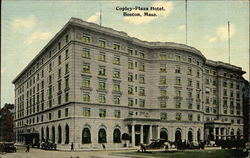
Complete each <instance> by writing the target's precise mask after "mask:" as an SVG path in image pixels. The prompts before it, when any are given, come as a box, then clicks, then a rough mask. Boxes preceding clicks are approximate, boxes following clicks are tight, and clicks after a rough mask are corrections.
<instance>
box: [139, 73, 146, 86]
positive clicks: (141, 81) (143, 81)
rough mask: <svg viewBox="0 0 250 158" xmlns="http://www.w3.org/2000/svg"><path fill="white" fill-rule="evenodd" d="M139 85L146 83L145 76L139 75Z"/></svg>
mask: <svg viewBox="0 0 250 158" xmlns="http://www.w3.org/2000/svg"><path fill="white" fill-rule="evenodd" d="M139 83H142V84H143V83H145V77H144V75H139Z"/></svg>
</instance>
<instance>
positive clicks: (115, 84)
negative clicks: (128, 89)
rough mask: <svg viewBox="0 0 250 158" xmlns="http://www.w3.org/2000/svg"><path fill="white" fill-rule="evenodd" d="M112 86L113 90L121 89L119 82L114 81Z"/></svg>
mask: <svg viewBox="0 0 250 158" xmlns="http://www.w3.org/2000/svg"><path fill="white" fill-rule="evenodd" d="M113 86H114V88H113V90H114V91H116V92H120V90H121V88H120V83H118V82H115V83H114V84H113Z"/></svg>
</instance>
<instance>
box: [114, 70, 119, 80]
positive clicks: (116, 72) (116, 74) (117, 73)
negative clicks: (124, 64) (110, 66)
mask: <svg viewBox="0 0 250 158" xmlns="http://www.w3.org/2000/svg"><path fill="white" fill-rule="evenodd" d="M113 77H114V78H120V70H119V69H114V72H113Z"/></svg>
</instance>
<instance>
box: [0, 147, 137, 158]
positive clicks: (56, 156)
mask: <svg viewBox="0 0 250 158" xmlns="http://www.w3.org/2000/svg"><path fill="white" fill-rule="evenodd" d="M117 152H128V150H126V151H81V152H70V151H52V150H51V151H48V150H41V149H35V148H31V149H30V152H29V153H26V152H25V148H24V147H20V146H18V147H17V152H16V153H6V154H0V158H139V157H138V156H136V157H135V156H129V155H120V154H116V153H117Z"/></svg>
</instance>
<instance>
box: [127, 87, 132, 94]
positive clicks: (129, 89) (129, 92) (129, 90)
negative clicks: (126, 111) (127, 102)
mask: <svg viewBox="0 0 250 158" xmlns="http://www.w3.org/2000/svg"><path fill="white" fill-rule="evenodd" d="M128 94H133V86H128Z"/></svg>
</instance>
